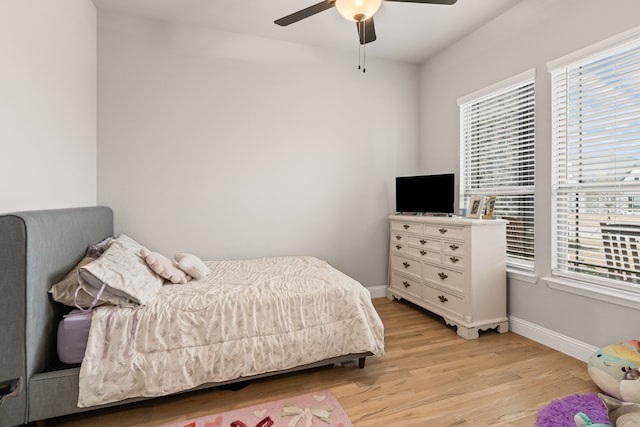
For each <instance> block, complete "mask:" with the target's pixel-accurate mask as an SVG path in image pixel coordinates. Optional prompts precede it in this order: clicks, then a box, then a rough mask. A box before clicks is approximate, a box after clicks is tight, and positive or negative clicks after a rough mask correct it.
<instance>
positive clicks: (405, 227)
mask: <svg viewBox="0 0 640 427" xmlns="http://www.w3.org/2000/svg"><path fill="white" fill-rule="evenodd" d="M409 227H411V226H410V225H409V224H405V225H403V226H402V228H404V229H405V230H408V229H409Z"/></svg>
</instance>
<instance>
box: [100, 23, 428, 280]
mask: <svg viewBox="0 0 640 427" xmlns="http://www.w3.org/2000/svg"><path fill="white" fill-rule="evenodd" d="M367 59H368V61H367V73H366V75H362V74H361V73H359V72H358V71H357V69H356V66H355V63H356V62H357V51H355V50H354V53H353V55H345V54H343V53H337V52H333V51H328V50H322V49H316V48H312V47H306V46H302V45H298V44H292V43H285V42H279V41H273V40H267V39H260V38H255V37H249V36H244V35H238V34H233V33H227V32H222V31H215V30H210V29H205V28H195V27H178V26H169V25H168V24H163V23H159V22H153V21H148V20H141V19H137V18H131V17H125V16H122V15H117V14H111V13H106V12H105V13H103V12H100V13H99V17H98V73H99V74H98V146H99V150H98V161H99V164H98V201H99V203H100V204H105V205H109V206H111V207H112V208H114V210H115V221H116V231H117V232H119V233H127V234H131V235H132V236H133V237H135V238H137V239H138V240H140V241H141V242H143V243H144V244H147V245H148V246H149V247H150V248H151V249H152V250H156V251H159V252H161V253H163V254H165V255H167V256H169V257H173V254H174V253H175V252H180V251H187V252H192V253H195V254H197V255H199V256H200V257H202V258H204V259H230V258H248V257H258V256H271V255H292V254H293V255H298V254H304V255H313V256H317V257H320V258H323V259H326V260H328V261H329V262H330V263H331V264H332V265H334V266H335V267H337V268H339V269H341V270H342V271H344V272H345V273H347V274H349V275H351V276H352V277H354V278H356V279H357V280H359V281H360V282H362V283H363V284H364V285H365V286H369V287H371V286H381V285H385V284H386V280H387V254H388V224H387V220H386V218H387V215H388V214H389V213H391V212H392V211H393V209H394V205H395V200H394V193H395V188H394V186H395V181H394V178H395V176H397V175H402V174H413V173H416V172H417V171H418V162H419V159H418V156H417V152H418V143H419V135H418V134H419V123H418V120H419V68H418V67H416V66H412V65H404V64H398V63H393V62H385V61H377V60H375V59H373V58H367Z"/></svg>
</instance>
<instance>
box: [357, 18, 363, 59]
mask: <svg viewBox="0 0 640 427" xmlns="http://www.w3.org/2000/svg"><path fill="white" fill-rule="evenodd" d="M361 25H362V22H361V21H358V34H360V30H361V29H362V28H361ZM361 60H362V45H361V44H360V40H358V70H360V69H362V66H361V64H362V63H361Z"/></svg>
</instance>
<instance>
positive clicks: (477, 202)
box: [467, 196, 484, 219]
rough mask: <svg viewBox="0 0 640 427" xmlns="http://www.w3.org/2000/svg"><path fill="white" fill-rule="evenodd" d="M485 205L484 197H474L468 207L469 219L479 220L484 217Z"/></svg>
mask: <svg viewBox="0 0 640 427" xmlns="http://www.w3.org/2000/svg"><path fill="white" fill-rule="evenodd" d="M483 205H484V196H473V197H472V198H471V199H470V200H469V206H468V207H467V218H475V219H479V218H480V217H481V216H482V207H483Z"/></svg>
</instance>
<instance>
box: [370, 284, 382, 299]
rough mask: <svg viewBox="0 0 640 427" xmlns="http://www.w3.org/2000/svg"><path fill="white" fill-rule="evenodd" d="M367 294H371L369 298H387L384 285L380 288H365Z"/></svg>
mask: <svg viewBox="0 0 640 427" xmlns="http://www.w3.org/2000/svg"><path fill="white" fill-rule="evenodd" d="M367 289H368V290H369V293H371V298H386V297H387V287H386V286H385V285H382V286H373V287H371V288H367Z"/></svg>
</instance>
